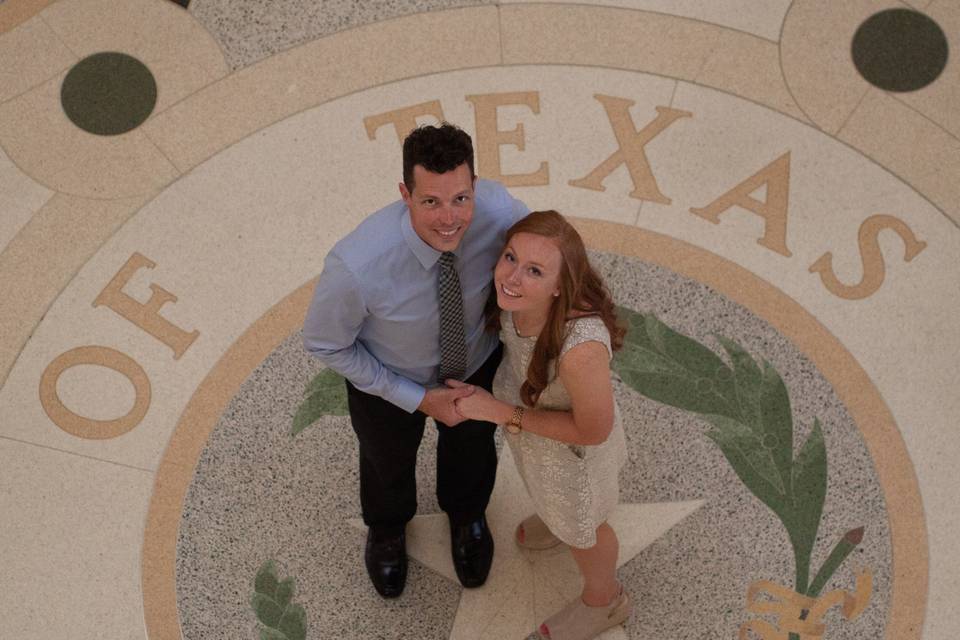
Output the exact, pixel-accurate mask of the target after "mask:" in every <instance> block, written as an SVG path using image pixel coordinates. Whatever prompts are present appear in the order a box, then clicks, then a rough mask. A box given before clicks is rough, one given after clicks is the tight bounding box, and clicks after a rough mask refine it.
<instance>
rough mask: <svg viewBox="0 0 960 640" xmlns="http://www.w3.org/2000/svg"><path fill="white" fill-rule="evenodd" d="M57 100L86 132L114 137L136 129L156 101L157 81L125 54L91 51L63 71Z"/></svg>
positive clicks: (144, 66) (141, 64)
mask: <svg viewBox="0 0 960 640" xmlns="http://www.w3.org/2000/svg"><path fill="white" fill-rule="evenodd" d="M60 102H61V103H62V104H63V110H64V111H65V112H66V114H67V117H68V118H70V120H71V121H72V122H73V123H74V124H75V125H77V126H78V127H80V128H81V129H83V130H84V131H88V132H90V133H94V134H97V135H101V136H114V135H118V134H121V133H126V132H127V131H130V130H131V129H136V128H137V127H139V126H140V125H141V124H143V122H144V121H145V120H146V119H147V118H148V117H149V116H150V113H151V112H153V107H154V106H155V105H156V104H157V83H156V81H155V80H154V79H153V74H152V73H150V70H149V69H148V68H147V67H146V65H144V64H143V63H142V62H140V61H139V60H137V59H136V58H133V57H131V56H128V55H127V54H125V53H116V52H112V51H107V52H103V53H95V54H93V55H92V56H89V57H87V58H84V59H83V60H81V61H80V62H78V63H77V64H76V65H75V66H74V67H73V68H72V69H70V71H69V72H68V73H67V77H66V78H64V80H63V86H62V87H61V88H60Z"/></svg>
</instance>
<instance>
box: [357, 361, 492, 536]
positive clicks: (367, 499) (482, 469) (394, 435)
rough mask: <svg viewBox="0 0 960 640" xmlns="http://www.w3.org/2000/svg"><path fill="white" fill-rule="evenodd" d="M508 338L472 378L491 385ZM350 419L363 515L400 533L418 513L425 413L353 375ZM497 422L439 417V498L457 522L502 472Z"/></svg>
mask: <svg viewBox="0 0 960 640" xmlns="http://www.w3.org/2000/svg"><path fill="white" fill-rule="evenodd" d="M502 355H503V345H498V346H497V349H496V350H495V351H494V352H493V354H491V355H490V357H489V358H487V360H486V362H484V363H483V364H482V365H481V366H480V368H479V369H478V370H477V371H476V372H475V373H474V374H473V375H472V376H470V377H469V378H468V379H467V380H465V382H467V383H469V384H473V385H476V386H479V387H483V388H484V389H486V390H487V391H490V389H491V386H492V385H493V376H494V374H495V373H496V371H497V366H499V364H500V358H501V357H502ZM347 403H348V406H349V408H350V420H351V422H352V423H353V430H354V432H356V434H357V439H358V441H359V444H360V504H361V507H362V509H363V521H364V523H365V524H366V525H367V526H368V527H376V528H377V529H378V530H380V531H383V532H384V533H390V534H394V533H400V532H402V531H403V529H404V527H405V525H406V524H407V522H409V521H410V520H411V519H412V518H413V516H414V515H415V514H416V512H417V479H416V473H415V472H416V465H417V450H418V449H419V447H420V440H421V439H422V437H423V428H424V424H425V421H426V418H427V416H426V414H424V413H423V412H422V411H415V412H414V413H412V414H411V413H407V412H406V411H404V410H403V409H401V408H400V407H398V406H396V405H395V404H393V403H390V402H387V401H386V400H384V399H383V398H381V397H379V396H374V395H370V394H368V393H364V392H363V391H360V390H358V389H357V388H356V387H354V386H353V385H352V384H350V382H349V381H347ZM495 430H496V425H494V424H492V423H489V422H481V421H478V420H465V421H463V422H461V423H459V424H457V425H456V426H453V427H449V426H447V425H445V424H443V423H441V422H438V423H437V432H438V441H437V500H438V501H439V503H440V508H441V509H443V511H445V512H446V513H447V515H448V516H449V517H450V520H451V521H452V522H453V523H454V524H465V523H468V522H471V521H473V520H476V519H478V518H479V517H480V516H482V515H483V513H484V511H485V510H486V508H487V503H488V502H489V501H490V494H491V493H492V492H493V483H494V480H495V479H496V475H497V450H496V446H495V445H494V442H493V434H494V431H495Z"/></svg>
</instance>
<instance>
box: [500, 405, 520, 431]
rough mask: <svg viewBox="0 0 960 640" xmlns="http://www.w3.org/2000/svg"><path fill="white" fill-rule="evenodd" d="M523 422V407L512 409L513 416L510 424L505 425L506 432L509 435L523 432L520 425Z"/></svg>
mask: <svg viewBox="0 0 960 640" xmlns="http://www.w3.org/2000/svg"><path fill="white" fill-rule="evenodd" d="M522 421H523V407H521V406H519V405H517V406H516V407H514V408H513V416H512V417H511V418H510V422H508V423H507V424H506V425H504V426H506V428H507V431H508V432H510V433H520V432H521V431H522V430H523V425H521V424H520V423H521V422H522Z"/></svg>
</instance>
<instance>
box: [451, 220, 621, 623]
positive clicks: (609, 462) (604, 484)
mask: <svg viewBox="0 0 960 640" xmlns="http://www.w3.org/2000/svg"><path fill="white" fill-rule="evenodd" d="M493 280H494V286H495V287H496V306H494V305H491V306H490V307H489V308H488V319H489V321H490V323H491V325H493V326H494V327H496V328H499V329H500V339H501V340H502V341H503V343H504V347H505V351H504V357H503V361H502V362H501V364H500V368H499V369H498V370H497V374H496V378H495V379H494V383H493V395H491V394H489V393H487V392H486V391H484V390H483V389H479V388H477V389H476V390H475V392H474V393H473V394H472V395H470V396H467V397H465V398H461V399H459V400H457V410H458V411H459V412H460V413H461V414H462V415H463V416H465V417H467V418H472V419H478V420H488V421H490V422H493V423H496V424H499V425H502V426H504V427H505V429H506V430H507V433H506V440H507V442H508V443H509V445H510V448H511V451H512V452H513V457H514V460H515V461H516V465H517V470H518V471H519V472H520V475H521V477H522V478H523V481H524V484H525V485H526V487H527V491H528V492H529V493H530V497H531V498H532V500H533V503H534V508H535V509H536V513H535V514H534V515H532V516H530V517H529V518H527V519H526V520H524V521H523V522H522V523H520V525H519V526H518V527H517V533H516V536H517V544H519V545H520V546H522V547H526V548H531V549H545V548H549V547H551V546H554V545H556V544H559V543H560V542H564V543H566V544H567V545H569V547H570V552H571V553H572V554H573V558H574V560H575V561H576V563H577V566H578V567H579V569H580V572H581V574H582V575H583V591H582V593H581V595H580V597H579V598H577V599H575V600H573V601H572V602H570V603H569V604H568V605H567V606H566V607H564V608H563V609H561V610H560V611H559V612H558V613H556V614H554V615H553V616H551V617H550V618H548V619H547V620H546V621H545V622H544V623H543V624H542V625H540V628H539V633H540V636H541V637H542V638H547V639H549V640H585V639H587V638H592V637H594V636H595V635H597V634H599V633H600V632H602V631H604V630H605V629H608V628H610V627H613V626H615V625H617V624H620V623H621V622H623V621H624V620H626V618H627V617H629V615H630V609H631V603H630V598H629V596H628V595H627V594H626V593H625V592H624V591H623V587H622V585H620V584H619V583H618V582H617V578H616V567H617V552H618V542H617V536H616V534H615V533H614V531H613V529H612V528H611V527H610V525H608V524H607V522H606V520H607V517H608V516H609V514H610V512H611V511H612V510H613V508H614V507H615V506H616V504H617V500H618V490H619V487H618V483H617V476H618V472H619V468H620V466H621V465H622V463H623V460H624V458H625V450H626V445H625V440H624V436H623V428H622V426H621V424H620V416H619V411H618V409H617V407H616V404H615V403H614V399H613V387H612V384H611V381H610V358H611V356H612V352H613V351H614V350H616V349H618V348H620V346H621V344H622V342H623V334H624V330H623V329H622V328H620V327H618V326H617V324H616V316H615V313H614V306H613V302H612V301H611V299H610V295H609V293H608V292H607V290H606V288H605V287H604V284H603V281H602V280H601V279H600V277H599V276H598V275H597V273H596V272H595V271H594V270H593V268H592V267H591V266H590V263H589V261H588V259H587V254H586V249H585V248H584V246H583V240H582V239H581V238H580V235H579V234H578V233H577V231H576V230H575V229H574V228H573V227H572V226H571V225H570V223H568V222H567V221H566V220H565V219H564V218H563V216H561V215H560V214H559V213H557V212H556V211H536V212H533V213H531V214H530V215H528V216H527V217H526V218H524V219H522V220H520V221H519V222H517V223H516V224H515V225H513V226H512V227H511V228H510V229H509V231H507V240H506V245H505V246H504V249H503V252H502V254H501V255H500V260H499V262H498V263H497V266H496V268H495V269H494V277H493ZM491 299H492V298H491ZM451 384H452V386H458V385H460V384H462V383H456V382H454V383H451Z"/></svg>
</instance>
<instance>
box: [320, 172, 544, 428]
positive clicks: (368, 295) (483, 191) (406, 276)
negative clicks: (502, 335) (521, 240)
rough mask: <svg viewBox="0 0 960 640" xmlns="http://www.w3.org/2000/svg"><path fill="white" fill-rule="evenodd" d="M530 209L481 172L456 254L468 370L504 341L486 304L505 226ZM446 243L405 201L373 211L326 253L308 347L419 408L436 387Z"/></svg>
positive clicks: (363, 382) (356, 379) (358, 382)
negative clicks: (428, 235)
mask: <svg viewBox="0 0 960 640" xmlns="http://www.w3.org/2000/svg"><path fill="white" fill-rule="evenodd" d="M527 213H529V210H528V209H527V207H526V205H524V204H523V203H522V202H520V201H519V200H516V199H514V198H513V197H512V196H511V195H510V194H509V193H508V192H507V190H506V189H505V188H504V187H503V185H501V184H499V183H497V182H493V181H490V180H477V183H476V189H475V192H474V212H473V220H472V222H471V223H470V226H469V227H468V228H467V231H466V233H464V236H463V239H462V240H461V242H460V245H459V247H457V250H456V251H454V254H455V255H456V256H457V259H456V261H455V262H454V266H455V267H456V269H457V273H458V274H459V276H460V288H461V291H462V293H463V320H464V328H465V333H466V343H467V377H469V376H470V375H472V374H473V373H474V372H475V371H476V370H477V369H479V368H480V365H482V364H483V363H484V361H485V360H486V359H487V358H488V357H490V354H491V353H493V351H494V349H496V347H497V336H496V334H495V333H492V332H489V331H486V330H485V329H484V317H483V309H484V305H485V304H486V301H487V297H488V296H489V295H490V289H491V286H492V281H493V268H494V266H495V265H496V263H497V260H498V259H499V257H500V252H501V250H502V249H503V244H504V238H505V235H506V231H507V229H509V228H510V226H511V225H513V223H514V222H516V221H517V220H519V219H520V218H523V217H524V216H525V215H527ZM439 258H440V252H439V251H437V250H436V249H434V248H433V247H431V246H430V245H428V244H427V243H426V242H424V241H423V240H422V239H421V238H420V237H419V236H418V235H417V233H416V232H415V231H414V230H413V225H412V224H411V222H410V210H409V209H408V208H407V205H406V204H404V202H403V201H402V200H399V201H397V202H394V203H393V204H390V205H387V206H386V207H384V208H383V209H381V210H379V211H377V212H376V213H374V214H373V215H371V216H369V217H368V218H366V219H365V220H364V221H363V222H361V223H360V225H359V226H358V227H357V228H356V229H354V230H353V231H352V232H350V233H349V234H348V235H347V236H346V237H345V238H343V239H342V240H340V241H339V242H338V243H337V244H336V245H334V247H333V249H331V250H330V253H329V254H328V255H327V258H326V261H325V263H324V267H323V273H322V274H321V275H320V281H319V282H318V283H317V287H316V290H315V291H314V294H313V300H312V301H311V303H310V309H309V311H308V312H307V317H306V320H305V321H304V326H303V344H304V347H305V348H306V350H307V351H308V352H309V353H311V354H313V355H314V356H316V357H317V358H319V359H320V360H321V361H323V363H324V364H326V365H327V366H328V367H329V368H331V369H333V370H334V371H336V372H337V373H339V374H341V375H342V376H344V377H345V378H347V379H348V380H349V381H350V382H351V383H353V385H354V386H355V387H356V388H357V389H360V390H361V391H364V392H366V393H370V394H373V395H377V396H380V397H382V398H384V399H385V400H387V401H389V402H392V403H393V404H395V405H397V406H398V407H400V408H402V409H404V410H406V411H408V412H410V413H412V412H414V411H416V409H417V407H418V406H419V405H420V402H421V401H422V400H423V396H424V395H425V394H426V389H427V388H428V387H435V386H437V373H438V370H439V366H440V338H439V336H440V311H439V295H438V292H437V271H438V269H439V266H438V265H437V260H438V259H439Z"/></svg>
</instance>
